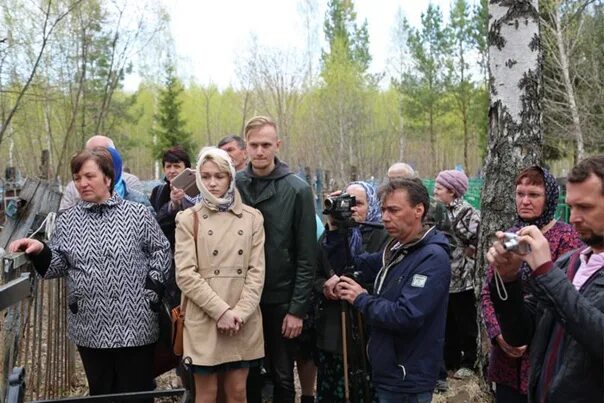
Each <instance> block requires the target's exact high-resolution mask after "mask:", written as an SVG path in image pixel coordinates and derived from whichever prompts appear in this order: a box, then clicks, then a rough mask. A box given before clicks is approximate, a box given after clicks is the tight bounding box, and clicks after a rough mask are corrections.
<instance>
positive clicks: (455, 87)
mask: <svg viewBox="0 0 604 403" xmlns="http://www.w3.org/2000/svg"><path fill="white" fill-rule="evenodd" d="M471 21H472V20H471V16H470V10H469V8H468V3H467V2H466V0H456V1H455V3H454V4H453V7H452V9H451V15H450V25H449V27H450V34H451V42H452V56H453V57H452V59H451V63H450V65H449V69H450V72H449V74H450V77H451V82H450V90H451V92H452V93H453V97H454V99H455V109H456V111H457V114H458V116H459V118H461V124H462V134H463V166H464V168H465V169H468V167H469V161H468V145H469V142H470V121H469V119H470V108H471V106H472V102H473V99H472V92H473V86H474V85H473V83H472V77H471V74H470V71H469V70H470V65H469V63H468V59H469V55H470V52H471V51H472V48H473V47H474V43H473V39H474V38H473V27H472V24H471Z"/></svg>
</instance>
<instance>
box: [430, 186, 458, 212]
mask: <svg viewBox="0 0 604 403" xmlns="http://www.w3.org/2000/svg"><path fill="white" fill-rule="evenodd" d="M434 198H435V199H436V200H438V201H439V202H441V203H443V204H444V205H447V206H448V205H449V203H451V202H452V201H453V200H455V193H453V192H452V191H450V190H449V189H447V188H446V187H444V186H443V185H441V184H440V183H437V184H435V185H434Z"/></svg>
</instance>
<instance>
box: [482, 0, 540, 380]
mask: <svg viewBox="0 0 604 403" xmlns="http://www.w3.org/2000/svg"><path fill="white" fill-rule="evenodd" d="M489 15H490V18H489V31H488V40H489V75H490V88H489V90H490V99H489V138H488V150H487V157H486V161H485V165H484V172H483V174H484V186H483V188H482V197H481V199H482V201H481V216H482V219H481V228H480V237H479V242H480V253H479V254H478V262H477V264H478V266H477V270H476V279H475V280H476V281H475V284H476V287H477V288H476V291H478V292H479V291H480V289H481V288H482V282H483V279H484V273H485V268H486V265H487V263H486V259H485V258H484V252H486V250H487V249H488V245H489V244H490V242H491V241H492V236H493V234H494V233H495V232H496V231H499V230H505V229H506V228H508V227H510V225H511V224H512V222H513V220H514V218H515V216H516V210H515V205H514V197H513V196H512V194H513V192H514V179H515V177H516V175H517V173H518V172H519V171H520V170H521V169H522V168H525V167H527V166H530V165H535V164H540V163H541V162H542V161H541V160H542V145H543V132H542V121H541V120H542V115H541V113H542V108H541V102H542V84H541V80H542V67H541V66H542V63H541V62H542V58H541V49H540V37H539V12H538V0H524V1H523V0H515V1H510V0H492V1H491V2H490V3H489ZM481 361H482V364H484V363H485V362H486V356H485V355H482V357H481ZM480 367H481V368H482V367H483V365H480Z"/></svg>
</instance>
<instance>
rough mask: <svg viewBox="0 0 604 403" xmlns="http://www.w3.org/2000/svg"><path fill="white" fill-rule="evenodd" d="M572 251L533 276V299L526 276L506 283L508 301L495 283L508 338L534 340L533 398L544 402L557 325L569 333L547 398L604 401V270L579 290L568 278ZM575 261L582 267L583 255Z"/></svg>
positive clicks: (516, 343) (521, 341)
mask: <svg viewBox="0 0 604 403" xmlns="http://www.w3.org/2000/svg"><path fill="white" fill-rule="evenodd" d="M572 254H573V252H571V253H568V254H566V255H564V256H562V257H561V258H560V259H558V261H557V262H556V264H555V265H551V264H550V265H549V266H547V265H546V266H543V267H542V268H540V269H539V270H537V271H535V272H533V275H531V276H529V279H528V287H529V288H530V290H531V292H532V296H530V297H526V298H525V297H523V295H522V287H521V282H520V280H517V281H515V282H511V283H506V284H505V286H506V289H507V292H508V299H507V300H506V301H502V300H501V298H500V297H499V295H498V293H497V292H496V291H495V290H496V287H495V285H494V284H491V287H490V288H491V299H492V300H493V304H494V306H495V312H496V313H497V318H498V320H499V324H500V326H501V330H502V334H503V337H504V339H505V340H506V341H507V342H508V343H509V344H511V345H513V346H521V345H525V344H529V343H530V344H531V345H530V351H531V373H530V376H529V387H528V398H529V402H539V401H540V400H541V399H539V396H538V392H539V390H538V389H539V386H540V379H541V375H542V372H543V370H544V366H545V361H546V359H547V357H548V356H549V355H548V354H549V348H550V347H551V346H550V342H551V338H552V337H551V336H552V334H553V333H555V329H554V328H555V327H556V325H561V326H562V327H563V329H564V336H563V339H562V342H561V346H562V348H561V351H560V353H559V354H558V361H557V363H556V366H555V373H554V375H553V377H552V379H551V383H550V384H549V388H548V391H547V396H546V400H545V401H546V402H548V403H557V402H560V403H562V402H585V403H587V402H601V401H602V400H603V399H604V268H601V269H600V270H599V271H598V272H596V273H595V274H593V275H592V276H591V278H590V279H589V280H588V281H587V282H586V283H585V284H584V285H583V286H582V287H581V289H580V290H579V292H577V290H576V289H575V287H574V286H573V285H572V283H571V282H570V281H569V279H568V278H567V276H566V271H567V270H568V267H569V264H570V261H571V259H570V256H571V255H572ZM573 260H574V261H575V262H576V267H578V265H579V264H580V261H579V259H573ZM541 269H544V270H541Z"/></svg>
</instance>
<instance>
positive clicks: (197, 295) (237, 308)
mask: <svg viewBox="0 0 604 403" xmlns="http://www.w3.org/2000/svg"><path fill="white" fill-rule="evenodd" d="M196 176H197V187H198V188H199V189H200V195H201V198H200V199H201V200H200V201H199V202H198V203H197V204H195V206H194V207H192V208H190V209H188V210H185V211H182V212H180V213H179V214H178V215H177V216H176V245H175V253H174V259H175V262H176V283H177V284H178V287H179V288H180V289H181V290H182V296H183V299H184V298H187V299H188V302H187V306H186V314H185V330H184V356H188V357H191V359H192V361H193V371H194V377H195V389H196V402H198V403H199V402H215V401H216V396H217V391H218V389H223V390H224V392H225V395H226V398H227V401H229V402H245V401H246V392H245V384H246V379H247V374H248V370H249V368H251V367H255V366H259V365H260V363H261V359H262V357H264V340H263V335H262V317H261V314H260V308H259V303H260V295H261V294H262V287H263V285H264V227H263V219H262V215H261V214H260V212H259V211H258V210H256V209H254V208H251V207H249V206H247V205H245V204H243V203H242V201H241V197H240V196H239V192H238V191H237V190H236V189H235V178H234V176H235V169H234V167H233V165H232V163H231V160H230V158H229V156H228V154H227V153H226V152H225V151H223V150H220V149H218V148H215V147H206V148H204V149H202V150H201V152H200V155H199V159H198V162H197V168H196ZM194 214H197V216H198V219H199V228H198V234H197V245H196V244H195V239H194V235H193V234H194V223H193V220H194V217H193V215H194Z"/></svg>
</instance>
